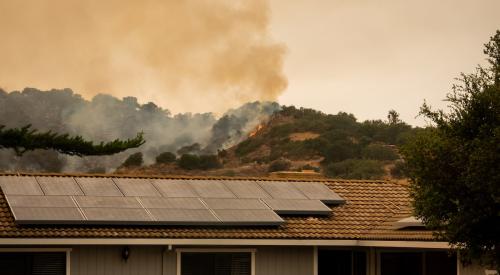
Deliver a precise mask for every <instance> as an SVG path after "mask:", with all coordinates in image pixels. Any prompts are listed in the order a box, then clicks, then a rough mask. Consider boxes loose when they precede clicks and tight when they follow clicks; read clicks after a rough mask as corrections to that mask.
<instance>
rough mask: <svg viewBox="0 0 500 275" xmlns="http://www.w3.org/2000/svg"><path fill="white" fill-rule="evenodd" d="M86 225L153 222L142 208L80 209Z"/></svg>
mask: <svg viewBox="0 0 500 275" xmlns="http://www.w3.org/2000/svg"><path fill="white" fill-rule="evenodd" d="M81 210H82V211H83V213H84V214H85V217H86V218H87V220H86V221H85V223H87V224H143V223H146V224H149V223H152V222H153V220H152V218H151V216H150V215H149V213H148V212H147V211H146V209H144V208H105V209H103V208H95V207H82V208H81Z"/></svg>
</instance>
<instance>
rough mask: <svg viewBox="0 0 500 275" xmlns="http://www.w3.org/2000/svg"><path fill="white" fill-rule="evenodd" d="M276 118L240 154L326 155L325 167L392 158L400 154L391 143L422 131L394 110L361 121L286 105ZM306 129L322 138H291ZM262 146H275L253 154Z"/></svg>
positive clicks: (239, 148)
mask: <svg viewBox="0 0 500 275" xmlns="http://www.w3.org/2000/svg"><path fill="white" fill-rule="evenodd" d="M273 118H275V119H276V121H277V123H270V124H269V125H268V127H265V128H264V129H265V130H264V131H262V132H261V133H260V134H259V135H257V136H254V137H251V138H249V139H247V140H245V141H243V142H241V143H240V144H239V145H238V146H237V147H236V151H235V152H236V155H237V156H239V157H240V158H241V159H242V160H245V161H247V162H252V161H266V162H271V161H274V160H277V159H280V158H283V157H284V158H287V159H290V160H296V159H308V158H309V159H316V158H318V157H323V162H322V165H323V166H325V167H326V166H327V165H329V164H332V163H338V162H342V161H345V160H348V159H368V160H384V161H392V160H395V159H397V158H398V155H397V153H396V150H395V149H392V148H391V147H390V146H388V145H396V146H399V145H401V144H404V143H405V142H406V141H407V140H408V138H409V137H411V136H413V135H414V133H415V132H416V131H419V129H418V128H412V127H411V126H410V125H408V124H406V123H404V122H402V121H401V120H400V119H399V114H398V113H397V112H396V111H394V110H391V111H389V115H388V121H382V120H374V121H365V122H362V123H360V122H357V120H356V118H355V117H354V116H353V115H352V114H348V113H344V112H339V113H337V114H335V115H330V114H324V113H322V112H319V111H316V110H312V109H305V108H295V107H294V106H288V107H287V106H284V107H282V109H281V111H279V112H277V113H276V114H274V117H273ZM271 122H272V121H271ZM303 132H312V133H316V134H319V137H317V138H313V139H307V140H303V141H297V140H292V139H290V135H291V134H293V133H303ZM262 145H267V147H268V148H270V149H271V151H270V154H269V155H268V156H267V159H266V158H264V157H262V155H261V154H252V153H253V152H256V151H257V150H259V148H260V147H261V146H262ZM375 174H379V173H375ZM380 175H382V174H380Z"/></svg>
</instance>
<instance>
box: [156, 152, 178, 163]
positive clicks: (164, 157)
mask: <svg viewBox="0 0 500 275" xmlns="http://www.w3.org/2000/svg"><path fill="white" fill-rule="evenodd" d="M176 158H177V157H176V156H175V154H174V153H172V152H163V153H161V154H159V155H158V156H156V163H172V162H174V161H175V159H176Z"/></svg>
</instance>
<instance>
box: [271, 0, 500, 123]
mask: <svg viewBox="0 0 500 275" xmlns="http://www.w3.org/2000/svg"><path fill="white" fill-rule="evenodd" d="M271 7H272V16H271V18H272V22H271V28H272V32H271V33H272V35H273V36H274V38H275V39H276V40H278V41H282V42H283V43H285V44H286V45H287V47H288V52H287V57H286V61H285V74H286V75H287V77H288V88H287V90H286V91H285V92H284V93H283V94H282V95H281V96H280V98H279V99H280V100H279V101H280V103H283V104H295V105H299V106H306V107H312V108H315V109H320V110H322V111H325V112H329V113H336V112H337V111H339V110H344V111H348V112H352V113H354V114H355V115H356V116H357V117H358V118H359V119H375V118H385V117H386V114H387V111H388V110H389V109H396V110H397V111H398V112H399V113H400V114H401V117H402V118H403V119H404V120H405V121H407V122H409V123H412V124H418V125H422V124H424V123H425V121H424V120H423V119H415V118H414V117H415V116H416V115H417V113H418V110H419V107H420V106H421V105H422V103H423V101H424V99H426V100H427V101H428V102H429V103H430V104H431V105H433V106H436V107H440V108H444V107H446V103H445V102H443V101H442V99H443V98H444V97H445V95H446V93H447V92H449V91H450V87H451V84H452V82H453V79H454V78H455V77H457V76H458V75H459V73H460V72H472V71H473V70H474V67H475V66H476V65H477V64H478V63H482V62H483V61H484V55H483V54H482V50H483V44H484V43H486V42H487V41H488V39H489V37H490V36H491V35H492V34H493V33H494V32H495V30H496V29H500V15H499V14H500V1H498V0H474V1H470V0H439V1H435V0H419V1H409V0H377V1H373V0H366V1H362V0H315V1H311V0H309V1H308V0H291V1H290V0H271Z"/></svg>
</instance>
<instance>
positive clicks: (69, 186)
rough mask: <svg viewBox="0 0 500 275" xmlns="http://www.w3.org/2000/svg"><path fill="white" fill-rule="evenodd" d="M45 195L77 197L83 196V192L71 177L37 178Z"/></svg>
mask: <svg viewBox="0 0 500 275" xmlns="http://www.w3.org/2000/svg"><path fill="white" fill-rule="evenodd" d="M36 180H37V181H38V183H39V184H40V187H41V188H42V190H43V192H44V193H45V195H54V196H56V195H69V196H71V195H76V196H83V192H82V190H81V189H80V187H79V186H78V184H76V181H75V180H74V179H73V178H71V177H36Z"/></svg>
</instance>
